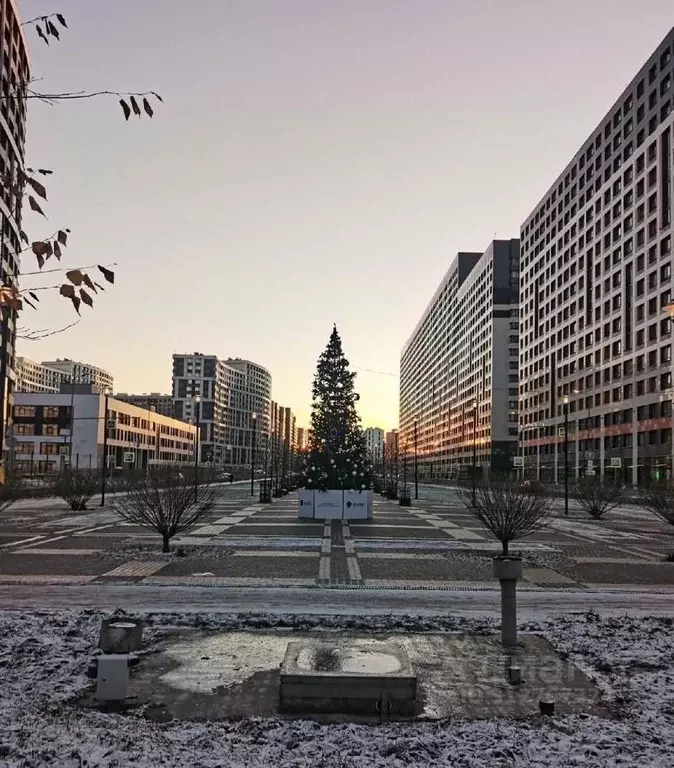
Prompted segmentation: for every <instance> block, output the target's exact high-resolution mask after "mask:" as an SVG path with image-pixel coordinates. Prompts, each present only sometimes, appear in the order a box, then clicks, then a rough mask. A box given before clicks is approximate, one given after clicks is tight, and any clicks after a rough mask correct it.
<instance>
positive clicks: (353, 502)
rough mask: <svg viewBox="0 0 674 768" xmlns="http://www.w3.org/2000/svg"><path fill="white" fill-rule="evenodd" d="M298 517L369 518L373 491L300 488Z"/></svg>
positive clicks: (315, 518) (329, 518)
mask: <svg viewBox="0 0 674 768" xmlns="http://www.w3.org/2000/svg"><path fill="white" fill-rule="evenodd" d="M298 517H301V518H309V519H313V520H369V519H370V518H371V517H372V491H335V490H332V491H310V490H306V489H302V490H300V502H299V513H298Z"/></svg>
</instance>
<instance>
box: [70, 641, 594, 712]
mask: <svg viewBox="0 0 674 768" xmlns="http://www.w3.org/2000/svg"><path fill="white" fill-rule="evenodd" d="M325 640H326V634H325V633H321V632H315V631H314V632H298V631H292V632H291V631H285V630H279V631H277V632H259V633H258V632H229V633H228V632H202V631H200V630H195V629H186V630H179V631H175V630H174V631H167V632H166V634H165V635H164V640H163V641H162V642H161V646H160V648H159V649H158V652H156V653H152V654H149V655H147V656H146V657H144V658H143V660H142V663H141V664H140V665H139V666H137V667H135V668H134V669H133V671H132V675H131V680H130V683H129V694H130V696H134V697H137V701H138V703H139V705H141V706H143V709H142V710H141V711H142V713H143V715H144V716H145V717H148V718H150V719H154V720H159V721H170V720H172V719H174V718H178V719H183V720H205V719H209V720H218V719H225V718H236V717H254V716H274V715H276V714H277V708H278V701H279V692H280V684H281V670H280V665H281V663H282V661H283V659H284V657H285V654H286V648H287V646H288V643H289V642H290V641H298V642H300V643H301V644H302V645H304V646H306V645H307V644H311V643H318V644H320V643H322V642H324V641H325ZM329 640H330V641H331V642H340V643H346V644H348V645H349V646H352V647H355V648H372V647H373V645H376V644H382V645H381V646H380V647H382V646H385V645H391V646H395V647H400V648H403V649H404V651H405V652H406V656H407V659H408V660H409V663H410V664H411V667H412V669H413V670H414V672H415V673H416V676H417V681H418V682H417V699H418V702H419V706H418V708H417V710H416V712H417V714H418V715H419V716H422V717H424V718H431V719H436V718H437V719H444V718H488V717H526V716H531V715H535V714H537V712H538V702H539V700H540V699H542V698H552V699H553V700H554V701H555V711H556V712H558V713H587V714H591V715H597V716H600V717H601V716H608V712H607V711H606V709H605V707H604V706H603V704H602V701H601V697H600V693H599V691H598V689H597V688H596V686H595V685H594V683H593V682H592V681H590V680H589V679H588V678H587V677H586V676H585V675H584V674H582V673H581V672H580V671H579V670H578V669H577V668H576V667H575V666H574V665H573V664H572V663H571V662H570V661H569V660H568V659H562V658H560V656H559V655H558V654H557V653H556V652H555V651H554V650H553V649H552V648H551V646H550V645H549V643H548V642H547V641H546V640H544V639H543V638H540V637H537V636H535V635H528V634H522V635H520V645H519V646H518V648H517V649H516V651H514V652H513V653H512V654H510V653H506V652H504V650H503V649H502V647H501V645H500V640H499V636H498V635H497V634H493V635H480V636H472V635H458V634H450V633H428V634H421V633H415V634H402V635H396V634H392V633H381V634H369V635H365V634H363V633H339V634H338V635H335V634H332V633H331V634H330V635H329ZM511 660H512V661H513V662H515V663H517V664H518V665H519V666H520V667H521V669H522V677H523V680H524V682H523V684H522V685H519V686H512V685H510V684H509V683H508V682H507V681H506V667H507V664H508V663H509V662H510V661H511ZM88 696H89V697H90V696H91V694H88ZM84 703H87V700H86V698H85V701H84ZM391 716H392V718H393V719H396V718H399V717H402V715H401V714H400V713H396V712H395V711H393V712H392V713H391ZM321 719H339V720H344V719H345V718H344V716H325V715H324V716H322V717H321ZM348 719H352V720H356V721H361V722H362V721H365V722H367V721H377V720H378V719H379V715H378V713H377V712H376V711H372V712H371V713H370V714H369V715H361V716H349V718H348Z"/></svg>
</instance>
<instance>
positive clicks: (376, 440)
mask: <svg viewBox="0 0 674 768" xmlns="http://www.w3.org/2000/svg"><path fill="white" fill-rule="evenodd" d="M363 435H364V437H365V448H366V450H367V455H368V456H369V458H370V461H374V462H377V463H381V458H382V453H383V450H384V437H385V433H384V430H383V429H380V428H379V427H367V429H364V430H363Z"/></svg>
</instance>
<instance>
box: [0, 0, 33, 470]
mask: <svg viewBox="0 0 674 768" xmlns="http://www.w3.org/2000/svg"><path fill="white" fill-rule="evenodd" d="M0 32H1V34H0V60H2V69H1V70H0V72H1V74H0V78H1V81H0V86H1V90H2V94H3V97H2V99H0V115H1V119H0V176H1V177H2V181H0V200H1V201H2V205H0V261H1V263H2V281H1V285H2V288H3V290H2V293H1V294H0V295H1V296H2V301H1V302H0V459H2V458H4V456H5V451H6V447H7V446H6V441H5V430H6V427H7V426H9V425H10V424H11V415H12V407H11V406H12V402H13V396H14V390H13V383H14V342H15V338H16V320H17V310H16V307H15V306H12V304H13V300H14V291H15V290H16V289H17V288H18V275H19V262H20V256H19V254H20V252H21V249H22V247H23V245H22V244H21V234H22V231H21V230H22V224H21V203H22V194H23V184H22V183H20V182H19V178H20V173H21V172H22V171H23V169H24V167H25V161H24V143H25V139H26V103H27V102H26V100H25V99H21V98H11V95H10V94H16V93H17V91H19V90H20V89H21V87H22V86H24V85H27V84H28V83H29V82H30V71H29V66H28V55H27V48H26V40H25V37H24V31H23V27H22V26H21V19H20V18H19V10H18V5H17V3H16V0H0Z"/></svg>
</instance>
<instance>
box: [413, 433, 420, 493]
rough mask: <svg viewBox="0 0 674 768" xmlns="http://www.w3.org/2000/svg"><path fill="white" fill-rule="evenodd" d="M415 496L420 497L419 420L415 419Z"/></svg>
mask: <svg viewBox="0 0 674 768" xmlns="http://www.w3.org/2000/svg"><path fill="white" fill-rule="evenodd" d="M414 498H415V499H418V498H419V455H418V453H417V420H416V419H415V420H414Z"/></svg>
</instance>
